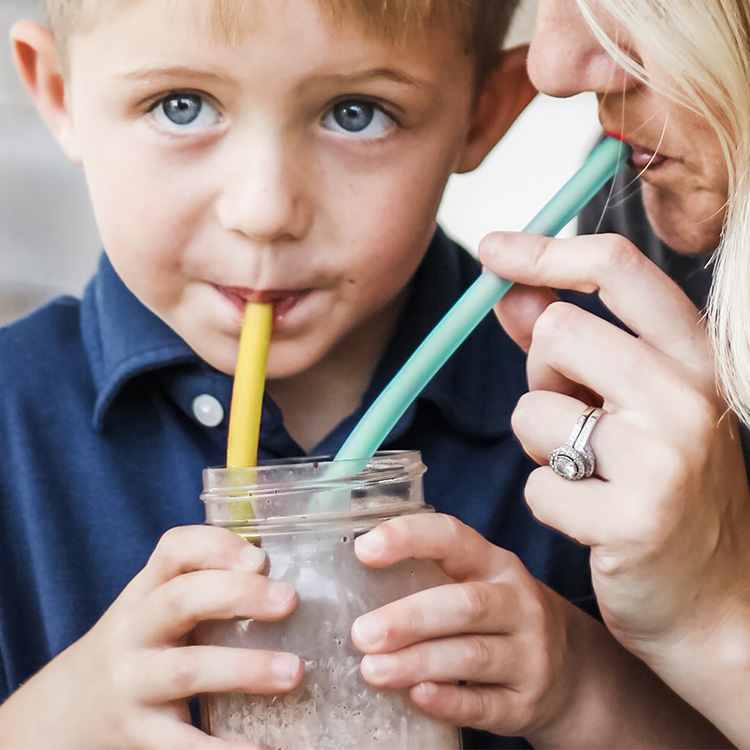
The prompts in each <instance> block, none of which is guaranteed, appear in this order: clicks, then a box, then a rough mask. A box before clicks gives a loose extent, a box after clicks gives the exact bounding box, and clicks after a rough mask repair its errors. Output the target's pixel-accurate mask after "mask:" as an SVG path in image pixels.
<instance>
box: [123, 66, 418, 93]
mask: <svg viewBox="0 0 750 750" xmlns="http://www.w3.org/2000/svg"><path fill="white" fill-rule="evenodd" d="M186 77H187V78H203V79H205V80H209V81H220V80H222V76H220V75H218V74H216V73H212V72H210V71H207V70H200V69H198V68H191V67H189V66H186V65H168V66H154V67H145V68H137V69H136V70H133V71H130V72H129V73H123V74H122V75H121V76H120V78H122V79H124V80H128V81H143V80H148V79H150V78H186ZM321 77H322V78H329V79H335V80H341V81H346V82H348V83H363V82H365V81H370V80H374V79H376V78H386V79H388V80H391V81H394V82H396V83H401V84H406V85H407V86H419V87H425V88H429V85H428V84H427V83H425V82H423V81H420V80H418V79H416V78H413V77H412V76H409V75H407V74H406V73H404V72H403V71H402V70H399V69H398V68H372V69H371V70H361V71H356V72H353V73H335V74H332V75H324V76H321Z"/></svg>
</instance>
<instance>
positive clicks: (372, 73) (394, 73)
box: [327, 68, 427, 86]
mask: <svg viewBox="0 0 750 750" xmlns="http://www.w3.org/2000/svg"><path fill="white" fill-rule="evenodd" d="M327 77H328V76H327ZM330 78H340V79H345V80H347V81H350V82H352V83H361V82H363V81H369V80H371V79H373V78H387V79H389V80H391V81H395V82H396V83H405V84H407V85H409V86H426V85H427V84H426V83H425V82H423V81H420V80H418V79H416V78H412V76H409V75H407V74H406V73H404V72H403V71H402V70H399V69H398V68H373V69H372V70H361V71H358V72H355V73H339V74H336V75H332V76H330Z"/></svg>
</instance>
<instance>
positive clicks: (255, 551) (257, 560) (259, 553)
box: [240, 543, 266, 570]
mask: <svg viewBox="0 0 750 750" xmlns="http://www.w3.org/2000/svg"><path fill="white" fill-rule="evenodd" d="M265 559H266V553H265V552H264V551H263V550H262V549H260V547H256V546H255V545H254V544H249V543H248V544H246V545H245V546H244V548H243V549H242V552H240V564H241V565H242V567H243V568H248V569H249V570H258V568H260V567H261V566H262V565H263V561H264V560H265Z"/></svg>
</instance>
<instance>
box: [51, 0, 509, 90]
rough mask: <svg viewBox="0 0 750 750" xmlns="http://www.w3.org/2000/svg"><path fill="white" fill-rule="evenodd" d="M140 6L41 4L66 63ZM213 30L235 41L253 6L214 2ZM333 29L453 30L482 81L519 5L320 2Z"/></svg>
mask: <svg viewBox="0 0 750 750" xmlns="http://www.w3.org/2000/svg"><path fill="white" fill-rule="evenodd" d="M136 1H138V0H43V3H44V10H45V14H46V18H47V23H48V25H49V27H50V29H51V30H52V33H53V34H54V37H55V44H56V46H57V50H58V53H59V54H60V56H61V58H62V60H63V62H64V61H65V59H66V54H65V53H66V45H67V40H68V39H69V38H70V36H71V35H72V34H74V33H76V32H82V31H86V30H87V29H89V28H91V27H92V26H93V25H94V24H95V23H96V21H97V20H99V19H100V18H101V17H102V15H103V14H105V13H106V12H114V11H116V10H117V8H118V7H120V6H122V5H124V4H125V3H126V2H136ZM211 2H212V10H213V24H214V27H215V30H216V31H217V32H218V33H220V34H222V35H223V36H224V37H225V38H227V39H228V40H230V41H231V40H233V39H234V38H235V37H236V36H237V19H238V18H239V16H240V14H241V13H242V12H243V10H244V9H245V7H246V6H247V5H248V3H250V2H252V0H211ZM317 2H318V4H319V5H320V7H321V10H322V11H323V13H324V15H325V16H326V18H327V19H328V20H329V21H330V22H331V23H333V24H338V23H342V22H345V21H346V22H355V23H358V24H360V25H361V26H362V27H363V28H364V29H365V30H366V32H367V33H369V34H372V35H374V36H377V37H378V38H381V39H387V40H391V41H394V42H397V43H405V42H408V41H409V40H410V39H413V38H414V37H415V36H417V35H419V34H421V33H423V32H424V31H425V30H426V29H428V28H433V27H435V26H439V27H444V28H450V29H455V30H456V31H457V32H458V33H459V34H460V36H461V39H462V43H463V44H464V45H465V48H466V51H467V53H469V54H472V55H473V56H474V57H475V59H476V63H477V78H478V79H479V80H482V79H484V77H485V76H486V75H487V74H488V73H489V72H490V71H491V70H492V69H493V68H495V66H496V65H497V63H498V60H499V54H500V50H501V47H502V42H503V40H504V38H505V36H506V34H507V32H508V27H509V25H510V21H511V18H512V16H513V13H514V11H515V10H516V8H517V6H518V4H519V2H520V0H317Z"/></svg>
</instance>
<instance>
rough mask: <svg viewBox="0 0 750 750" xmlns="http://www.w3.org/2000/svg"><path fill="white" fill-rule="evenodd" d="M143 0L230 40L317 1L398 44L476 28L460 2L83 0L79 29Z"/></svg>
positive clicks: (329, 16)
mask: <svg viewBox="0 0 750 750" xmlns="http://www.w3.org/2000/svg"><path fill="white" fill-rule="evenodd" d="M141 4H150V5H153V6H158V8H159V10H160V11H163V12H164V18H167V19H168V18H169V17H170V13H171V12H172V11H174V10H177V9H178V8H179V9H180V10H183V11H184V10H185V9H186V8H188V7H189V8H190V10H191V13H192V15H193V17H194V22H195V28H196V31H198V32H199V33H201V34H210V35H211V36H212V37H213V38H214V39H216V40H218V41H222V42H226V43H230V44H231V43H236V42H238V41H241V39H242V38H243V37H244V36H245V35H247V34H253V33H257V32H258V31H259V30H261V29H262V27H263V25H264V24H266V23H274V22H278V21H280V20H283V17H284V16H285V15H287V14H290V13H291V14H294V13H295V12H298V11H299V10H300V7H301V6H307V7H308V8H309V6H311V5H312V6H314V7H315V9H316V11H317V12H318V14H319V15H320V18H321V20H322V21H324V22H325V23H326V24H327V25H328V26H330V27H331V28H334V29H335V28H341V27H342V26H349V27H354V28H356V29H357V30H358V31H360V32H362V33H364V34H366V35H367V36H368V37H370V38H374V39H378V40H380V41H385V42H391V43H393V44H394V45H397V44H405V43H408V42H409V41H413V40H415V38H416V37H423V36H424V34H425V33H426V32H427V31H428V30H430V29H435V28H440V29H441V30H442V31H448V32H453V33H456V34H460V36H461V38H462V41H464V42H466V41H468V38H467V37H468V36H469V35H470V26H471V23H470V21H469V19H468V17H467V13H466V11H465V10H464V11H463V12H462V11H460V10H459V9H460V8H461V6H462V5H463V7H464V8H465V7H466V5H464V4H463V3H461V2H458V1H457V0H447V2H446V0H390V1H389V2H380V1H379V0H81V1H80V5H79V13H80V15H79V17H78V19H77V20H78V23H77V24H76V25H77V27H78V29H77V30H78V31H82V32H86V31H88V30H91V29H92V28H93V27H94V26H95V25H96V24H97V23H99V22H102V21H107V20H114V17H115V16H116V15H117V14H118V13H119V12H123V11H127V10H128V9H130V8H132V7H134V6H136V5H141Z"/></svg>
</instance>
